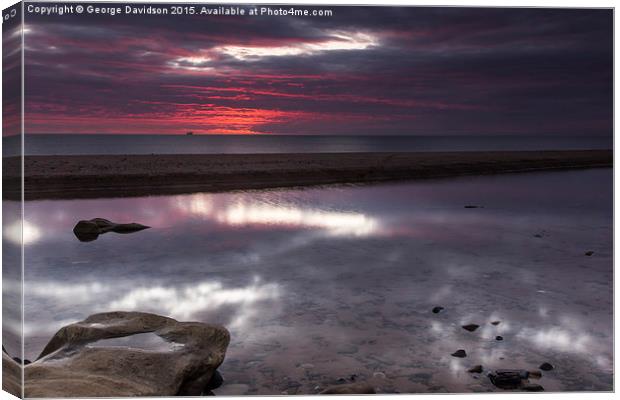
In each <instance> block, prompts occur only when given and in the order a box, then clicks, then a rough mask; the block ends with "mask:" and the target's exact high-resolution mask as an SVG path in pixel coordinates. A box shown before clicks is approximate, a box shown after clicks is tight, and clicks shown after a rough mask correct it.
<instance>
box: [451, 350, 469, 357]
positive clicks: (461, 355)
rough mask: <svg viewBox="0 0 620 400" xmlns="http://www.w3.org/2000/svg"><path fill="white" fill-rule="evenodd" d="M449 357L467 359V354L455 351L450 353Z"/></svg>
mask: <svg viewBox="0 0 620 400" xmlns="http://www.w3.org/2000/svg"><path fill="white" fill-rule="evenodd" d="M450 355H451V356H452V357H458V358H465V357H467V353H466V352H465V350H463V349H460V350H457V351H455V352H454V353H452V354H450Z"/></svg>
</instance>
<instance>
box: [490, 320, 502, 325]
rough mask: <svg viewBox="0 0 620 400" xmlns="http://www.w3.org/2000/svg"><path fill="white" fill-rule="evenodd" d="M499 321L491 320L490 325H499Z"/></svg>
mask: <svg viewBox="0 0 620 400" xmlns="http://www.w3.org/2000/svg"><path fill="white" fill-rule="evenodd" d="M500 322H501V321H493V322H491V325H495V326H497V325H499V324H500Z"/></svg>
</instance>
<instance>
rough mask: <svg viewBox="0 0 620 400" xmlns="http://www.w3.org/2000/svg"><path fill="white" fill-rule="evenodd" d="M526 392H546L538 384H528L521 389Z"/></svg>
mask: <svg viewBox="0 0 620 400" xmlns="http://www.w3.org/2000/svg"><path fill="white" fill-rule="evenodd" d="M521 388H522V389H523V390H525V391H526V392H544V391H545V389H544V388H543V387H542V386H540V385H539V384H537V383H526V384H525V385H523V386H522V387H521Z"/></svg>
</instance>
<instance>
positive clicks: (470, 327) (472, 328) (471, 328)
mask: <svg viewBox="0 0 620 400" xmlns="http://www.w3.org/2000/svg"><path fill="white" fill-rule="evenodd" d="M479 327H480V325H476V324H467V325H463V326H462V328H463V329H465V330H466V331H469V332H473V331H475V330H476V329H478V328H479Z"/></svg>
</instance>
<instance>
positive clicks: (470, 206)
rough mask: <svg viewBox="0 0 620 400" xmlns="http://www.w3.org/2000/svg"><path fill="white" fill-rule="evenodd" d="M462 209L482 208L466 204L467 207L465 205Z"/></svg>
mask: <svg viewBox="0 0 620 400" xmlns="http://www.w3.org/2000/svg"><path fill="white" fill-rule="evenodd" d="M464 207H465V208H482V206H476V205H473V204H468V205H466V206H464Z"/></svg>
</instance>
